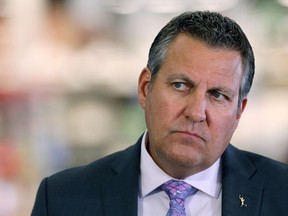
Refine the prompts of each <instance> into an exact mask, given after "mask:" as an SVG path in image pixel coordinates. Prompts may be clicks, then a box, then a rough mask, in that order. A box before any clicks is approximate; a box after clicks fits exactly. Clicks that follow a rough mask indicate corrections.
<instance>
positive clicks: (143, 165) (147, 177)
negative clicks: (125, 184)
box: [139, 130, 222, 198]
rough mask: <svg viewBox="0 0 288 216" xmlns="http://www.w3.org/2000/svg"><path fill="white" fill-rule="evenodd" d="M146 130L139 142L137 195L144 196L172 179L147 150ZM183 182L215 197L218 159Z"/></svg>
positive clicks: (216, 195) (217, 180)
mask: <svg viewBox="0 0 288 216" xmlns="http://www.w3.org/2000/svg"><path fill="white" fill-rule="evenodd" d="M147 143H148V132H147V130H146V131H145V133H144V135H143V138H142V143H141V158H140V170H141V171H140V185H139V188H140V190H139V192H140V193H139V195H140V197H142V198H143V197H145V196H147V195H149V194H150V193H151V192H153V191H154V190H155V189H157V188H159V186H160V185H162V184H163V183H165V182H167V181H169V180H171V179H173V178H172V177H171V176H169V175H168V174H167V173H165V172H164V171H163V170H162V169H161V168H160V167H159V166H158V165H157V164H156V163H155V162H154V160H153V159H152V157H151V156H150V154H149V153H148V151H147V148H146V145H147ZM184 181H185V182H187V183H188V184H190V185H192V186H193V187H195V188H197V189H198V190H201V191H202V192H204V193H206V194H208V195H210V196H212V197H215V198H217V197H218V196H219V195H220V191H221V187H222V184H221V166H220V159H218V160H217V161H216V162H215V163H214V164H213V165H212V166H210V167H209V168H207V169H206V170H203V171H201V172H199V173H196V174H194V175H192V176H189V177H187V178H186V179H184Z"/></svg>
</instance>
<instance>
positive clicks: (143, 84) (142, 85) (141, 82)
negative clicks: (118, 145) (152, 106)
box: [138, 67, 151, 109]
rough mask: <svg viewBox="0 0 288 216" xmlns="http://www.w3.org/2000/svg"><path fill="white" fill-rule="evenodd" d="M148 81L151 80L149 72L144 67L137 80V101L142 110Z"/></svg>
mask: <svg viewBox="0 0 288 216" xmlns="http://www.w3.org/2000/svg"><path fill="white" fill-rule="evenodd" d="M150 80H151V72H150V70H149V69H148V68H147V67H145V68H144V69H143V70H142V72H141V73H140V76H139V79H138V100H139V103H140V105H141V107H142V108H143V109H144V108H145V104H146V99H147V95H148V91H149V82H150Z"/></svg>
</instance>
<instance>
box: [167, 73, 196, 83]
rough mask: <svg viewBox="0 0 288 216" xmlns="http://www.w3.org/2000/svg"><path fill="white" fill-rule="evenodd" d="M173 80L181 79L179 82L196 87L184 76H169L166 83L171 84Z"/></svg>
mask: <svg viewBox="0 0 288 216" xmlns="http://www.w3.org/2000/svg"><path fill="white" fill-rule="evenodd" d="M175 79H181V80H183V81H185V82H187V83H188V84H189V85H191V86H195V85H196V83H195V82H194V81H193V80H191V79H190V78H189V77H188V76H186V75H184V74H171V75H169V76H168V77H167V82H173V81H174V80H175Z"/></svg>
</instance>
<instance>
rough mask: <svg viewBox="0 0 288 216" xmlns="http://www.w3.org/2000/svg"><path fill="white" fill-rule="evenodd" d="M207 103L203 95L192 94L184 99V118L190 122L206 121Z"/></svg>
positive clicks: (198, 93)
mask: <svg viewBox="0 0 288 216" xmlns="http://www.w3.org/2000/svg"><path fill="white" fill-rule="evenodd" d="M206 111H207V101H206V98H205V94H202V93H200V92H193V93H192V94H191V95H189V96H187V98H186V107H185V112H184V114H185V118H186V119H189V120H190V121H192V122H203V121H205V120H206Z"/></svg>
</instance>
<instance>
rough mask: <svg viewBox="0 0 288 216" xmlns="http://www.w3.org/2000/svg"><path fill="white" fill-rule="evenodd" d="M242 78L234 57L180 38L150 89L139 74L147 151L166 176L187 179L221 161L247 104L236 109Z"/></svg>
mask: <svg viewBox="0 0 288 216" xmlns="http://www.w3.org/2000/svg"><path fill="white" fill-rule="evenodd" d="M241 78H242V62H241V56H240V54H239V53H238V52H236V51H231V50H225V49H213V48H209V47H207V46H206V45H205V44H203V43H202V42H199V41H198V40H196V39H193V38H191V37H189V36H187V35H184V34H182V35H179V36H178V37H177V38H176V39H175V40H174V42H173V43H172V44H171V45H170V47H169V50H168V54H167V59H166V60H165V62H164V64H163V65H162V66H161V68H160V70H159V73H158V75H157V77H156V79H155V80H154V81H153V83H151V73H150V71H149V69H148V68H144V69H143V71H142V73H141V74H140V77H139V86H138V98H139V101H140V104H141V106H142V108H143V109H144V112H145V118H146V125H147V129H148V137H149V146H148V151H149V153H150V155H151V156H152V158H153V159H154V161H155V162H156V163H157V164H158V166H159V167H161V168H162V169H163V170H164V171H165V172H166V173H168V174H169V175H171V176H173V177H175V178H185V177H187V176H189V175H192V174H194V173H197V172H199V171H202V170H204V169H206V168H208V167H209V166H211V165H212V164H213V163H214V162H215V161H216V160H217V159H218V158H219V157H220V156H221V155H222V153H223V152H224V150H225V149H226V147H227V145H228V144H229V142H230V140H231V137H232V135H233V133H234V131H235V129H236V127H237V125H238V122H239V119H240V116H241V113H242V112H243V110H244V108H245V105H246V102H247V99H246V98H244V100H243V101H242V102H241V106H240V107H238V98H239V87H240V82H241Z"/></svg>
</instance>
